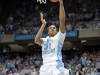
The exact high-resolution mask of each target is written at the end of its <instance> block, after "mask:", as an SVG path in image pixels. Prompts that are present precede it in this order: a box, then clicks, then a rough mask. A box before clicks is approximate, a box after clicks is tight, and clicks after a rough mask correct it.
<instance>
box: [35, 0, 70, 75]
mask: <svg viewBox="0 0 100 75" xmlns="http://www.w3.org/2000/svg"><path fill="white" fill-rule="evenodd" d="M59 5H60V8H59V20H60V27H59V31H58V32H57V29H56V27H55V26H54V25H51V26H50V27H49V29H48V35H49V36H47V37H46V38H41V36H42V33H43V30H44V28H45V26H46V21H45V19H43V14H42V13H40V18H41V22H42V26H41V28H40V30H39V31H38V33H37V35H36V37H35V43H37V44H39V45H41V46H42V58H43V65H42V66H41V68H40V75H69V70H67V69H65V68H64V65H63V63H62V54H61V49H62V46H63V42H64V39H65V34H66V31H65V10H64V6H63V1H62V0H59Z"/></svg>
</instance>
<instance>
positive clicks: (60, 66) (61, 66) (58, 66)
mask: <svg viewBox="0 0 100 75" xmlns="http://www.w3.org/2000/svg"><path fill="white" fill-rule="evenodd" d="M56 62H57V64H58V65H57V66H56V68H57V69H58V70H59V71H60V72H61V73H64V71H65V68H64V67H63V65H62V62H61V61H59V60H57V61H56Z"/></svg>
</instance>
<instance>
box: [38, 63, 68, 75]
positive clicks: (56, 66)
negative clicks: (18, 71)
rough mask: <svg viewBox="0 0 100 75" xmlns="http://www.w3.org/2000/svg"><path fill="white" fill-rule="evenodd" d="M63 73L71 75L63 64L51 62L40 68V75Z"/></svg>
mask: <svg viewBox="0 0 100 75" xmlns="http://www.w3.org/2000/svg"><path fill="white" fill-rule="evenodd" d="M60 73H63V74H64V75H69V70H67V69H65V68H64V66H63V63H62V62H59V61H56V62H49V63H44V64H43V65H42V66H41V68H40V74H39V75H58V74H60Z"/></svg>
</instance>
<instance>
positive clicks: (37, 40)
mask: <svg viewBox="0 0 100 75" xmlns="http://www.w3.org/2000/svg"><path fill="white" fill-rule="evenodd" d="M40 19H41V22H42V26H41V28H40V30H39V31H38V33H37V35H36V37H35V43H36V44H39V45H41V44H42V42H43V40H42V39H41V36H42V33H43V30H44V28H45V25H46V21H45V19H43V14H42V13H40Z"/></svg>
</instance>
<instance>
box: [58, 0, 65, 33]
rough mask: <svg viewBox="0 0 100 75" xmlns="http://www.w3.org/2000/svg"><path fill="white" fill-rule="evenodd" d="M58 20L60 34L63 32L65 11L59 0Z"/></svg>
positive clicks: (61, 0) (61, 1)
mask: <svg viewBox="0 0 100 75" xmlns="http://www.w3.org/2000/svg"><path fill="white" fill-rule="evenodd" d="M59 20H60V30H61V32H62V33H64V32H65V9H64V6H63V0H59Z"/></svg>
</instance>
